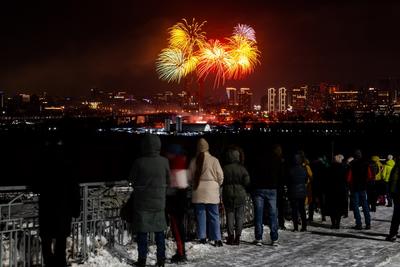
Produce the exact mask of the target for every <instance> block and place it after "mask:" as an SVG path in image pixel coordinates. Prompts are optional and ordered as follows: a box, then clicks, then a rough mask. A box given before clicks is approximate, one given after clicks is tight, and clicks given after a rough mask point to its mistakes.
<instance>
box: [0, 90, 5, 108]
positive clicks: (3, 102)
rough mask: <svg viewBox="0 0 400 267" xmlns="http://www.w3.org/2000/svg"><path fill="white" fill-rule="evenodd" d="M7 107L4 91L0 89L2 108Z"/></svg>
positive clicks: (0, 106)
mask: <svg viewBox="0 0 400 267" xmlns="http://www.w3.org/2000/svg"><path fill="white" fill-rule="evenodd" d="M4 108H5V101H4V92H3V91H0V110H3V109H4Z"/></svg>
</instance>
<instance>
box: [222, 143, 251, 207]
mask: <svg viewBox="0 0 400 267" xmlns="http://www.w3.org/2000/svg"><path fill="white" fill-rule="evenodd" d="M226 162H227V165H225V166H224V167H223V172H224V183H223V185H222V199H223V201H224V206H225V208H226V209H233V208H237V207H240V206H244V205H245V204H246V198H247V192H246V187H247V186H248V185H249V184H250V176H249V173H248V172H247V170H246V168H245V167H244V166H243V165H242V164H240V163H239V162H240V153H239V151H237V150H233V149H230V150H228V151H227V159H226Z"/></svg>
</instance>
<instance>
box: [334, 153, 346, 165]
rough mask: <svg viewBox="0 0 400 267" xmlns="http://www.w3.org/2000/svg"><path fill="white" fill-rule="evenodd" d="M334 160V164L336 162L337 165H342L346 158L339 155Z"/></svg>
mask: <svg viewBox="0 0 400 267" xmlns="http://www.w3.org/2000/svg"><path fill="white" fill-rule="evenodd" d="M333 159H334V162H336V163H342V162H343V159H344V156H343V155H342V154H337V155H335V157H334V158H333Z"/></svg>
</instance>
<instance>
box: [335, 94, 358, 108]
mask: <svg viewBox="0 0 400 267" xmlns="http://www.w3.org/2000/svg"><path fill="white" fill-rule="evenodd" d="M332 100H333V103H334V105H335V108H336V109H356V108H357V106H358V102H359V101H358V100H359V92H358V91H335V92H333V94H332Z"/></svg>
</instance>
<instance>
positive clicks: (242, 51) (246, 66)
mask: <svg viewBox="0 0 400 267" xmlns="http://www.w3.org/2000/svg"><path fill="white" fill-rule="evenodd" d="M227 47H228V50H229V54H230V61H229V64H228V67H227V68H228V79H242V78H243V77H245V76H247V75H249V74H251V73H253V71H254V69H255V66H256V65H257V64H259V63H260V61H259V59H258V58H259V56H260V51H259V50H258V48H257V45H256V43H255V42H253V41H250V40H248V39H246V38H244V37H243V36H240V35H234V36H232V37H231V38H228V45H227Z"/></svg>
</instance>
